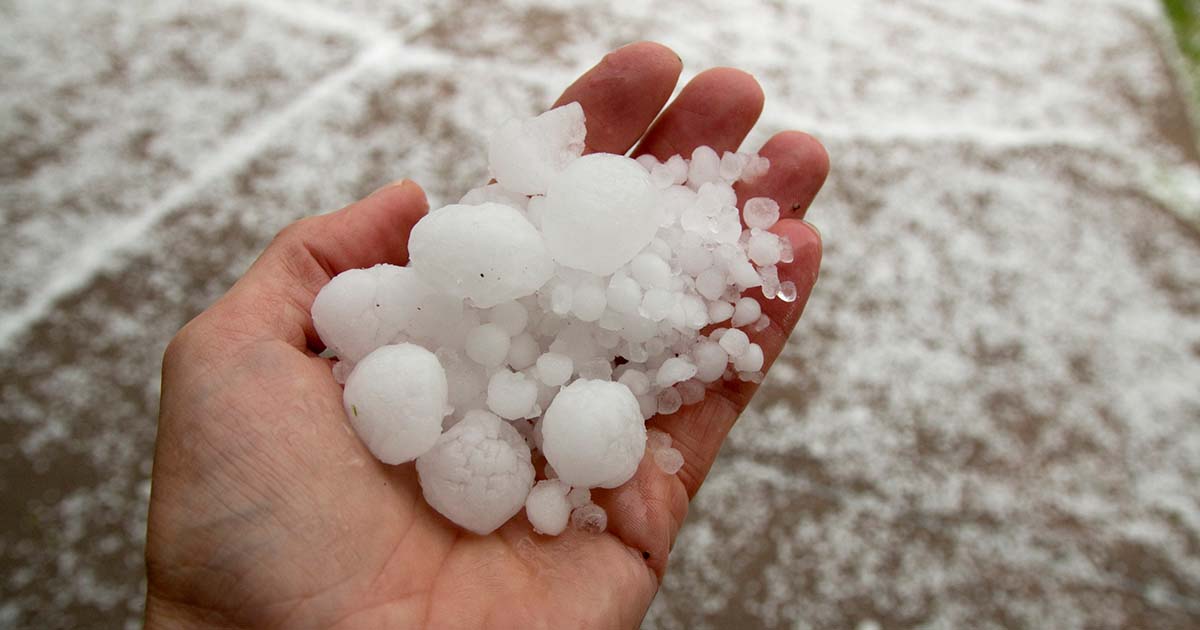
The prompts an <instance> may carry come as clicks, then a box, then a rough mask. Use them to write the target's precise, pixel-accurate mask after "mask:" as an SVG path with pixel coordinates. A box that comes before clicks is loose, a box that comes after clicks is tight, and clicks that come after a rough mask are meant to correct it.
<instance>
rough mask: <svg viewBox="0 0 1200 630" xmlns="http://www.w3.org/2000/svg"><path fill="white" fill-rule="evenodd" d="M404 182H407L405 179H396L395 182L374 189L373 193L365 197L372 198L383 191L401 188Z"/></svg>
mask: <svg viewBox="0 0 1200 630" xmlns="http://www.w3.org/2000/svg"><path fill="white" fill-rule="evenodd" d="M406 182H408V179H407V178H405V179H397V180H396V181H394V182H392V183H390V184H384V185H383V186H380V187H379V188H377V189H375V192H372V193H371V194H370V195H367V196H368V197H374V196H375V195H378V194H379V193H381V192H383V191H385V190H389V189H392V188H399V187H400V186H403V185H404V184H405V183H406Z"/></svg>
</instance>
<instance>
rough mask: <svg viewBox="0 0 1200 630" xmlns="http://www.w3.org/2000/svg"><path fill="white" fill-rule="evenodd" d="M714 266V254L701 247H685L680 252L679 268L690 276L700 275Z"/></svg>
mask: <svg viewBox="0 0 1200 630" xmlns="http://www.w3.org/2000/svg"><path fill="white" fill-rule="evenodd" d="M712 264H713V255H712V252H711V251H709V250H708V249H707V248H705V247H703V246H701V245H698V244H697V245H693V246H691V247H685V248H684V249H682V250H680V252H679V268H680V269H681V270H682V271H683V272H684V273H686V274H688V275H689V276H693V277H694V276H698V275H700V274H701V273H702V272H704V270H705V269H708V268H709V267H711V266H712Z"/></svg>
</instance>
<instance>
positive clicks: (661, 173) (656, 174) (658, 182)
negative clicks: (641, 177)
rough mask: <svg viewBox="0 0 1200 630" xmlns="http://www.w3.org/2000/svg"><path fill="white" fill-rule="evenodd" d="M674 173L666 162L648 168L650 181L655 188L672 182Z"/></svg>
mask: <svg viewBox="0 0 1200 630" xmlns="http://www.w3.org/2000/svg"><path fill="white" fill-rule="evenodd" d="M674 180H675V175H674V174H673V173H672V172H671V169H670V168H668V167H667V165H666V164H659V165H657V166H655V167H654V168H652V169H650V182H651V183H653V184H654V187H655V188H660V189H661V188H666V187H667V186H670V185H671V184H672V183H674Z"/></svg>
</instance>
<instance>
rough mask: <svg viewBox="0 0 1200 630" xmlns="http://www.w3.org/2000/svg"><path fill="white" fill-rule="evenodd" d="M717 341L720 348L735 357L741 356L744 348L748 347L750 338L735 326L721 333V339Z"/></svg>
mask: <svg viewBox="0 0 1200 630" xmlns="http://www.w3.org/2000/svg"><path fill="white" fill-rule="evenodd" d="M717 343H719V344H721V349H722V350H724V351H725V352H727V353H729V356H731V357H734V358H735V359H736V358H737V357H740V356H742V353H743V352H745V351H746V348H748V347H750V338H749V337H747V336H746V333H744V332H742V331H740V330H738V329H736V328H730V329H729V330H726V331H725V332H724V334H722V335H721V340H720V341H719V342H717Z"/></svg>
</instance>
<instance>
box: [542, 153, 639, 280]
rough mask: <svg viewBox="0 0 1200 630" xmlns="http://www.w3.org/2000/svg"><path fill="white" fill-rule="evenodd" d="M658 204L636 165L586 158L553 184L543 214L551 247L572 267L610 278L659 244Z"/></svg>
mask: <svg viewBox="0 0 1200 630" xmlns="http://www.w3.org/2000/svg"><path fill="white" fill-rule="evenodd" d="M657 201H658V193H657V190H656V189H655V188H654V186H653V184H651V182H650V176H649V174H648V173H647V172H646V169H644V168H642V167H641V166H640V165H638V163H637V162H636V161H634V160H632V159H630V158H627V157H624V156H621V155H613V154H611V153H593V154H591V155H585V156H583V157H581V158H579V159H578V160H575V161H574V162H571V164H570V165H568V166H567V168H566V169H565V170H564V171H563V172H562V173H561V174H559V175H558V176H557V177H555V178H554V179H553V180H552V181H551V182H550V187H549V189H548V190H547V192H546V201H545V207H544V209H543V211H542V232H543V234H545V236H546V246H547V247H548V248H549V250H550V254H551V255H552V256H553V257H554V259H555V260H557V261H558V262H559V263H561V264H563V265H565V266H567V267H572V268H574V269H582V270H583V271H588V272H591V273H594V274H598V275H608V274H611V273H612V272H614V271H616V270H617V268H619V267H620V266H621V265H624V264H625V263H627V262H629V261H630V260H631V259H632V258H633V257H634V256H635V255H637V253H638V252H640V251H641V250H642V248H643V247H645V246H646V245H647V244H649V243H650V241H651V240H652V239H653V238H654V233H655V232H656V231H657V230H658V225H659V212H658V209H657Z"/></svg>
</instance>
